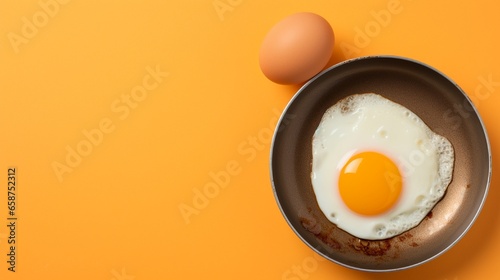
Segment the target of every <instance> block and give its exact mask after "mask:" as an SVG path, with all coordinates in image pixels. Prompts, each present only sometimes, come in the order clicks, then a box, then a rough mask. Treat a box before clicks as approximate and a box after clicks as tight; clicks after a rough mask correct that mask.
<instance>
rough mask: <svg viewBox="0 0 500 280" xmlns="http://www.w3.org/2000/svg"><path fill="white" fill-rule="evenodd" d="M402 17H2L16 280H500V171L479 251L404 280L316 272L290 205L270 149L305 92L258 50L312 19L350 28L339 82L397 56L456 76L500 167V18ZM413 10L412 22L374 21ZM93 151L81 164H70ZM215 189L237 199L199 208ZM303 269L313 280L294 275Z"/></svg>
mask: <svg viewBox="0 0 500 280" xmlns="http://www.w3.org/2000/svg"><path fill="white" fill-rule="evenodd" d="M394 1H396V0H372V1H366V0H355V1H340V0H333V1H332V0H328V1H327V0H317V1H289V0H277V1H263V0H258V1H257V0H254V1H249V0H219V1H214V0H198V1H163V0H144V1H139V0H137V1H132V0H131V1H96V0H85V1H81V0H72V1H69V0H64V1H63V0H59V2H56V0H40V1H35V0H25V1H21V2H22V3H18V1H5V0H3V1H1V2H0V129H1V131H2V137H1V138H0V173H3V175H2V174H0V178H3V179H2V180H0V182H1V183H0V186H4V187H3V188H4V189H3V190H0V278H1V279H72V280H78V279H96V280H101V279H102V280H110V279H116V280H122V279H124V280H131V279H135V280H145V279H306V278H307V279H354V280H356V279H360V280H361V279H407V280H410V279H423V278H425V279H438V280H464V279H499V278H500V271H499V270H498V252H499V251H500V222H499V214H498V213H499V212H498V208H497V206H498V205H499V203H500V191H499V189H498V183H499V181H498V178H497V174H498V173H499V172H498V171H500V170H497V169H498V168H497V167H496V166H495V168H496V169H495V170H493V173H494V176H493V180H492V185H491V188H490V193H489V197H488V199H487V202H486V205H485V207H484V209H483V211H482V213H481V215H480V216H479V218H478V220H477V221H476V223H475V224H474V226H473V227H472V229H471V230H470V231H469V233H468V234H467V235H466V236H465V237H464V238H463V239H462V240H461V241H460V242H459V243H458V244H457V245H456V246H454V247H453V248H452V249H451V250H449V251H448V252H446V253H445V254H444V255H442V256H441V257H439V258H438V259H436V260H433V261H431V262H429V263H427V264H424V265H422V266H419V267H417V268H414V269H410V270H406V271H402V272H396V273H388V274H371V273H364V272H358V271H353V270H350V269H347V268H343V267H341V266H339V265H336V264H334V263H330V262H328V261H324V260H323V259H321V258H318V259H316V258H315V257H316V256H315V253H313V251H312V250H310V249H309V248H308V247H307V246H306V245H304V244H303V243H302V242H301V241H300V240H299V238H298V237H297V236H295V234H294V233H293V232H292V230H291V229H290V228H289V226H288V225H287V224H286V222H285V220H284V218H283V217H282V215H281V213H280V211H279V210H278V207H277V205H276V202H275V200H274V197H273V193H272V189H271V184H270V180H269V148H270V139H269V137H268V135H269V133H270V132H271V131H274V127H273V124H274V122H275V120H276V116H277V115H278V114H279V113H280V112H281V111H282V110H283V108H284V107H285V106H286V104H287V102H288V101H289V100H290V98H291V96H292V95H293V94H294V92H295V91H296V90H297V89H298V87H297V86H282V85H276V84H273V83H272V82H270V81H268V80H267V79H266V78H265V77H264V76H263V75H262V73H261V72H260V69H259V65H258V50H259V45H260V43H261V41H262V39H263V37H264V35H265V34H266V32H267V31H268V30H269V29H270V28H271V26H273V24H275V23H276V22H278V21H279V20H281V19H282V18H284V17H285V16H287V15H290V14H292V13H295V12H301V11H310V12H315V13H318V14H320V15H322V16H323V17H325V18H326V19H327V20H328V21H329V22H330V24H331V25H332V26H333V29H334V30H335V33H336V45H335V49H334V56H333V58H332V60H331V62H330V64H329V65H332V64H334V63H337V62H340V61H343V60H345V59H346V58H353V57H358V56H364V55H373V54H392V55H401V56H406V57H410V58H414V59H417V60H420V61H422V62H425V63H427V64H430V65H432V66H434V67H436V68H438V69H439V70H441V71H443V72H444V73H446V74H447V75H449V76H450V77H451V78H452V79H454V80H455V81H456V82H457V83H458V84H459V85H460V86H461V87H462V88H463V89H464V90H465V91H466V92H467V93H468V94H469V95H470V96H471V98H472V99H473V100H474V101H475V104H476V106H477V107H478V109H479V111H480V113H481V116H482V117H483V120H484V122H485V124H486V127H487V129H488V133H489V137H490V140H491V145H492V150H493V156H494V158H496V157H497V156H498V148H499V147H498V145H499V143H500V142H499V141H500V139H499V138H500V126H498V125H496V124H495V121H496V119H498V118H499V117H500V115H499V110H498V105H499V104H500V97H499V95H500V86H499V85H498V84H494V86H490V88H489V89H488V91H484V88H485V87H484V86H483V91H480V92H477V91H476V89H477V88H478V87H479V86H480V85H481V79H492V80H493V81H494V82H495V83H497V81H498V82H500V63H499V61H500V52H499V51H498V50H499V49H500V36H498V32H497V30H498V26H500V17H498V10H499V9H500V4H498V1H493V0H487V1H462V2H466V3H465V4H459V3H453V4H450V3H451V2H450V1H430V0H427V1H426V0H419V1H411V0H400V1H396V2H394ZM44 3H47V4H44ZM398 3H399V5H400V6H401V10H400V12H398V13H397V14H395V13H392V14H391V17H390V19H389V20H387V21H386V22H377V21H376V20H375V16H374V15H375V14H377V13H379V11H381V10H384V9H387V7H388V5H395V4H398ZM214 4H215V5H214ZM216 6H217V7H218V8H216ZM31 24H33V26H31V28H30V25H31ZM35 24H36V25H35ZM367 26H375V27H371V28H373V29H371V30H370V31H369V32H371V33H370V34H371V35H370V36H369V40H365V41H363V42H361V41H360V40H359V38H358V37H359V36H358V35H357V34H358V33H357V32H359V31H357V30H358V29H359V30H365V28H366V27H367ZM376 26H378V27H379V28H378V29H377V27H376ZM33 27H34V28H33ZM23 32H24V33H23ZM365 32H366V31H365ZM357 38H358V39H357ZM342 46H344V47H342ZM345 46H350V49H351V50H353V52H349V53H347V52H345V51H343V50H342V49H343V48H344V49H345ZM148 71H149V72H148ZM151 71H157V72H160V73H159V74H157V75H160V76H156V80H155V79H153V78H154V77H152V76H151V74H150V72H151ZM167 72H168V75H167V74H166V73H167ZM143 85H145V86H147V87H148V88H149V89H148V90H146V91H142V92H141V91H140V90H141V86H143ZM142 89H144V87H143V88H142ZM132 93H134V94H135V95H134V96H135V97H134V96H132ZM131 96H132V99H130V98H131ZM127 98H128V99H127ZM101 126H103V127H101ZM97 129H99V130H101V132H98V131H97ZM86 134H87V135H93V136H92V137H94V138H91V139H93V143H92V144H91V145H90V146H89V143H91V142H89V140H87V136H86ZM76 149H80V152H82V153H84V154H85V155H84V156H80V159H79V160H78V157H76V158H75V155H73V156H74V157H73V158H71V156H68V153H69V154H71V152H70V151H75V150H76ZM67 157H69V161H68V159H67ZM68 162H69V163H68ZM58 164H59V165H58ZM68 164H71V165H72V166H69V165H68ZM9 166H15V167H17V173H18V178H17V183H18V191H17V203H18V204H17V209H16V214H17V216H18V221H17V265H16V270H17V272H15V273H12V272H9V271H7V267H8V264H7V263H6V260H7V257H6V254H7V253H8V252H7V248H8V244H7V240H6V238H7V237H8V232H7V229H8V228H7V227H6V224H7V222H6V216H7V197H6V194H7V191H6V188H7V168H8V167H9ZM54 166H59V168H61V166H66V169H58V170H59V173H58V172H56V171H55V169H54ZM61 170H63V171H61ZM61 172H62V174H61ZM58 174H59V177H58ZM214 174H215V175H214ZM223 174H229V175H228V176H224V175H223ZM214 176H215V177H216V178H219V182H218V181H217V180H216V179H214ZM223 179H224V180H223ZM214 183H217V184H219V186H221V185H222V186H223V188H219V189H214V188H212V189H211V190H212V191H213V192H212V193H210V196H211V197H210V198H207V199H206V200H203V199H200V198H199V195H198V194H197V193H199V192H200V191H203V189H204V187H206V186H207V185H209V186H211V187H214V185H213V184H214ZM206 188H210V187H206ZM217 190H218V191H217ZM193 199H194V200H195V204H196V205H195V204H193V203H194V202H193ZM195 206H197V208H194V207H195ZM180 207H181V208H182V209H188V208H186V207H193V208H190V209H191V211H192V212H191V214H192V215H189V216H188V217H183V215H182V214H181V211H180ZM4 223H5V225H4ZM303 264H308V265H312V266H310V267H308V268H309V269H308V270H309V271H308V272H305V273H304V274H302V275H300V276H298V275H295V276H293V275H292V274H290V272H289V271H292V269H293V268H294V267H299V268H300V267H302V265H303ZM311 267H312V268H314V269H311Z"/></svg>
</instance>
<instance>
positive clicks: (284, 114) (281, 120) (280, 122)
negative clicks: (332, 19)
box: [269, 55, 492, 272]
mask: <svg viewBox="0 0 500 280" xmlns="http://www.w3.org/2000/svg"><path fill="white" fill-rule="evenodd" d="M373 59H392V60H401V61H406V62H410V63H414V64H418V65H420V66H423V67H425V68H427V69H429V70H431V71H432V72H435V73H436V74H437V75H440V76H441V77H442V78H445V79H446V80H447V81H448V82H449V83H450V84H452V85H453V86H454V87H455V88H456V89H457V90H458V92H460V93H461V95H462V97H463V98H465V99H466V100H467V102H468V103H469V104H470V106H471V108H472V109H473V110H472V111H471V113H472V114H474V117H476V118H477V119H478V121H479V124H480V126H481V127H479V129H480V130H481V131H482V133H483V135H482V137H484V139H485V146H486V147H485V148H486V151H487V155H488V159H487V161H488V170H487V178H486V181H485V185H484V188H483V189H484V194H483V195H482V197H480V203H479V205H477V210H476V211H475V213H474V215H473V216H472V218H471V219H470V221H469V222H468V224H467V225H466V226H465V227H464V229H463V230H462V232H461V233H460V234H459V235H458V237H457V238H455V240H454V241H453V242H451V243H450V244H448V245H447V246H446V247H444V248H443V249H442V250H441V251H439V252H438V253H436V254H434V255H433V256H431V257H428V258H426V259H424V260H422V261H419V262H416V263H413V264H411V265H406V266H401V267H395V268H384V269H372V268H363V267H356V266H353V265H349V264H346V263H343V262H341V261H338V260H336V259H333V258H331V257H330V256H328V255H326V254H324V253H323V252H321V251H319V250H318V249H317V248H316V247H314V246H313V245H312V244H310V243H309V242H308V241H307V240H306V238H305V237H304V236H303V235H302V234H300V233H299V232H298V230H297V229H296V227H295V226H294V225H293V224H292V222H291V220H290V219H289V217H288V214H287V213H286V212H285V209H284V207H283V205H282V202H281V201H280V197H279V195H278V190H277V189H278V188H279V186H277V185H276V182H275V175H274V169H273V166H274V164H273V163H274V161H275V159H274V152H275V145H276V139H277V137H278V133H279V128H280V127H281V125H286V123H284V120H285V119H286V117H287V112H288V111H289V109H290V107H291V106H292V105H293V104H294V103H295V102H296V100H297V99H298V98H299V96H300V95H301V94H302V93H303V92H304V91H305V89H307V88H308V87H309V86H310V85H311V84H312V83H314V82H315V81H317V80H318V79H319V78H321V77H322V76H323V75H325V74H326V73H328V72H329V71H332V70H333V69H337V68H339V67H343V66H344V65H346V64H350V63H353V62H357V61H363V60H373ZM269 164H270V168H269V171H270V179H271V185H272V190H273V195H274V198H275V200H276V203H277V205H278V208H279V209H280V212H281V214H282V215H283V217H284V218H285V220H286V222H287V224H288V226H289V227H290V228H291V229H292V230H293V232H294V233H295V234H296V235H297V236H298V237H299V239H300V240H301V241H302V242H304V243H305V244H306V245H307V246H308V247H309V248H311V249H312V250H313V251H314V252H316V253H317V254H319V255H321V256H322V257H324V258H326V259H328V260H330V261H332V262H334V263H336V264H339V265H341V266H344V267H347V268H350V269H354V270H359V271H365V272H391V271H400V270H405V269H409V268H413V267H416V266H419V265H422V264H424V263H426V262H429V261H431V260H433V259H435V258H437V257H439V256H441V255H442V254H444V253H445V252H447V251H448V250H449V249H451V248H452V247H453V246H454V245H456V244H457V243H458V242H459V241H460V240H461V239H462V238H463V237H464V236H465V235H466V234H467V232H468V231H469V230H470V228H471V227H472V226H473V224H474V223H475V221H476V219H477V218H478V216H479V214H480V213H481V211H482V209H483V206H484V204H485V201H486V199H487V196H488V192H489V187H490V183H491V175H492V153H491V146H490V140H489V138H488V133H487V130H486V127H485V124H484V121H483V119H482V118H481V116H480V114H479V112H478V110H477V108H476V106H475V105H474V104H473V103H472V101H471V99H470V98H469V97H468V95H467V94H466V93H465V92H464V91H463V89H462V88H461V87H460V86H459V85H458V84H457V83H456V82H455V81H453V80H452V79H451V78H450V77H448V76H447V75H445V74H444V73H443V72H441V71H440V70H438V69H436V68H434V67H432V66H430V65H428V64H426V63H423V62H421V61H418V60H415V59H412V58H408V57H403V56H396V55H371V56H362V57H357V58H353V59H349V60H345V61H343V62H340V63H338V64H335V65H332V66H330V67H329V68H327V69H325V70H324V71H322V72H320V73H319V74H317V75H316V76H315V77H313V78H312V79H310V80H309V81H307V82H306V83H305V84H304V85H303V86H301V87H300V88H299V89H298V90H297V92H296V93H295V94H294V95H293V97H292V98H291V99H290V101H289V102H288V104H287V105H286V106H285V108H284V109H283V112H282V114H281V116H280V118H279V120H278V122H277V125H276V128H275V131H274V134H273V137H272V141H271V147H270V155H269Z"/></svg>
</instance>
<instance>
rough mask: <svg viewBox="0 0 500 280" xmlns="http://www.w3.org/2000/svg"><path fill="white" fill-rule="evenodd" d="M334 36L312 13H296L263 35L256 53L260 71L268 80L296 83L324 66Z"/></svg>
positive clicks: (320, 19) (319, 18)
mask: <svg viewBox="0 0 500 280" xmlns="http://www.w3.org/2000/svg"><path fill="white" fill-rule="evenodd" d="M334 40H335V36H334V33H333V29H332V27H331V26H330V24H329V23H328V22H327V21H326V20H325V19H324V18H323V17H321V16H319V15H317V14H314V13H307V12H304V13H297V14H293V15H290V16H288V17H286V18H285V19H283V20H282V21H280V22H278V23H277V24H276V25H275V26H273V27H272V28H271V30H270V31H269V33H267V35H266V37H265V38H264V41H263V42H262V46H261V49H260V53H259V63H260V68H261V70H262V72H263V73H264V75H265V76H266V77H267V78H269V79H270V80H271V81H273V82H276V83H279V84H300V83H303V82H305V81H307V80H308V79H310V78H312V77H313V76H314V75H316V74H317V73H319V72H320V71H321V70H322V69H323V68H324V67H325V66H326V64H327V63H328V61H329V59H330V57H331V55H332V50H333V44H334Z"/></svg>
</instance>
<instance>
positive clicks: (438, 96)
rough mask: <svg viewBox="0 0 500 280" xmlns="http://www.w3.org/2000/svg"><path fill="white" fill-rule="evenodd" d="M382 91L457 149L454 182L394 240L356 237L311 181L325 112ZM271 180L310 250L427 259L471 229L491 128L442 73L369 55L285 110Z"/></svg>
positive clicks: (377, 264)
mask: <svg viewBox="0 0 500 280" xmlns="http://www.w3.org/2000/svg"><path fill="white" fill-rule="evenodd" d="M369 92H373V93H377V94H380V95H382V96H383V97H385V98H387V99H390V100H392V101H394V102H396V103H399V104H401V105H403V106H405V107H407V108H408V109H410V110H411V111H413V112H414V113H416V114H417V115H418V116H419V117H420V118H421V119H422V120H423V121H424V122H425V123H426V124H427V125H428V126H429V127H430V128H431V129H432V130H433V131H434V132H436V133H438V134H440V135H442V136H444V137H446V138H447V139H448V140H449V141H450V142H451V143H452V145H453V147H454V150H455V164H454V170H453V179H452V182H451V183H450V185H449V186H448V189H447V191H446V193H445V195H444V197H443V198H442V200H441V201H439V202H438V203H437V204H436V205H435V207H434V208H433V209H432V211H431V212H430V213H429V214H428V215H427V216H426V217H425V218H424V219H423V220H422V222H421V223H420V224H419V225H418V226H416V227H414V228H413V229H410V230H409V231H406V232H404V233H402V234H400V235H398V236H395V237H393V238H390V239H385V240H378V241H369V240H362V239H359V238H356V237H354V236H352V235H350V234H348V233H347V232H345V231H343V230H341V229H339V228H338V227H336V226H335V225H334V224H333V223H331V222H330V221H328V220H327V218H326V217H325V216H324V214H323V212H321V210H320V209H319V207H318V204H317V202H316V198H315V195H314V192H313V189H312V185H311V177H310V174H311V162H312V142H311V141H312V137H313V134H314V132H315V129H316V128H317V126H318V124H319V122H320V120H321V118H322V116H323V114H324V112H325V111H326V109H328V108H329V107H331V106H332V105H333V104H335V103H336V102H337V101H339V100H340V99H342V98H344V97H346V96H349V95H352V94H358V93H369ZM270 172H271V174H270V175H271V182H272V186H273V191H274V195H275V198H276V201H277V203H278V206H279V208H280V210H281V212H282V214H283V216H284V217H285V219H286V220H287V222H288V224H289V225H290V227H291V228H292V229H293V231H295V233H296V234H297V235H298V237H299V238H300V239H301V240H302V241H303V242H305V243H306V244H307V245H308V246H309V247H310V248H311V249H313V250H314V251H316V252H317V253H319V254H320V255H322V256H323V257H325V258H327V259H329V260H331V261H333V262H335V263H337V264H340V265H343V266H345V267H349V268H353V269H357V270H363V271H373V272H382V271H394V270H402V269H407V268H410V267H414V266H417V265H420V264H422V263H425V262H427V261H429V260H431V259H433V258H436V257H437V256H439V255H441V254H442V253H443V252H445V251H446V250H448V249H449V248H450V247H452V246H453V245H454V244H455V243H456V242H458V241H459V240H460V239H461V237H462V236H463V235H464V234H465V233H466V232H467V231H468V229H469V228H470V227H471V226H472V224H473V222H474V220H475V219H476V217H477V215H478V214H479V212H480V210H481V208H482V206H483V203H484V201H485V198H486V195H487V192H488V188H489V183H490V178H491V152H490V145H489V141H488V137H487V134H486V131H485V128H484V125H483V123H482V121H481V119H480V116H479V115H478V112H477V111H476V109H475V108H474V106H473V104H472V103H471V101H470V99H469V98H468V97H467V95H466V94H465V93H464V92H463V91H462V90H461V89H460V88H459V87H458V85H456V84H455V83H454V82H453V81H451V80H450V79H449V78H447V77H446V76H445V75H444V74H442V73H441V72H439V71H438V70H436V69H434V68H432V67H430V66H428V65H425V64H423V63H421V62H418V61H415V60H412V59H408V58H403V57H396V56H370V57H362V58H357V59H352V60H348V61H345V62H343V63H340V64H337V65H334V66H332V67H331V68H329V69H327V70H325V71H323V72H322V73H320V74H318V75H317V76H316V77H314V78H313V79H312V80H310V81H309V82H308V83H306V84H305V85H304V86H303V87H302V88H300V89H299V90H298V92H297V93H296V94H295V95H294V97H293V98H292V100H291V101H290V103H289V104H288V105H287V107H286V108H285V110H284V112H283V114H282V116H281V118H280V120H279V122H278V124H277V127H276V130H275V134H274V137H273V142H272V145H271V161H270Z"/></svg>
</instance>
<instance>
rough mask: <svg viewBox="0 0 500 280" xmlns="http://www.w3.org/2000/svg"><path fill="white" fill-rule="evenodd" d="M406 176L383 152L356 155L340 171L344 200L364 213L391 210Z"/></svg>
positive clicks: (371, 214) (339, 186)
mask: <svg viewBox="0 0 500 280" xmlns="http://www.w3.org/2000/svg"><path fill="white" fill-rule="evenodd" d="M402 184H403V183H402V177H401V174H400V172H399V169H398V167H397V166H396V164H395V163H394V162H393V161H392V160H391V159H389V158H388V157H386V156H385V155H383V154H380V153H377V152H363V153H359V154H356V155H354V156H352V157H351V158H350V159H349V160H348V161H347V163H346V164H345V165H344V167H343V168H342V170H341V172H340V176H339V181H338V188H339V191H340V196H341V197H342V200H343V201H344V203H345V204H346V205H347V207H349V209H351V210H352V211H354V212H356V213H358V214H361V215H369V216H373V215H378V214H382V213H384V212H385V211H387V210H389V209H390V208H391V207H392V206H393V205H394V204H395V203H396V202H397V200H398V198H399V195H400V194H401V188H402Z"/></svg>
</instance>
